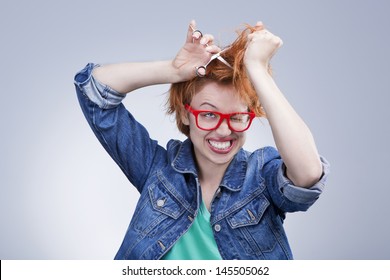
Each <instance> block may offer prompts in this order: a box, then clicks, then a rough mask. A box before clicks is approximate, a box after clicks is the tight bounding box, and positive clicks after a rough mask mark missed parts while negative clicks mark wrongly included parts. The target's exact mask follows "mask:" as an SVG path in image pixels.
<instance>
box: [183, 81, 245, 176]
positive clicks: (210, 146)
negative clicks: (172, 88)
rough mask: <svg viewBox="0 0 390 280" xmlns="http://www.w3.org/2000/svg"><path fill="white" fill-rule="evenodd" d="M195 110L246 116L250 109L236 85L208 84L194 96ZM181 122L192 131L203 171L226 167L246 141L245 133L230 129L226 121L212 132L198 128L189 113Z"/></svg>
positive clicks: (212, 82) (195, 148) (196, 152)
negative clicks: (238, 92) (243, 114)
mask: <svg viewBox="0 0 390 280" xmlns="http://www.w3.org/2000/svg"><path fill="white" fill-rule="evenodd" d="M189 105H190V106H191V107H192V108H193V109H194V110H211V111H218V112H221V113H225V114H228V113H233V112H247V111H248V106H247V104H245V103H244V102H243V101H242V100H240V98H239V97H238V94H237V92H236V90H235V88H234V87H233V85H225V84H220V83H217V82H215V81H210V82H207V83H206V84H205V85H204V86H203V87H202V89H201V90H200V91H199V92H197V93H196V94H195V96H194V97H193V99H192V101H191V104H189ZM182 121H183V123H184V124H185V125H188V126H189V128H190V135H189V138H190V139H191V141H192V143H193V145H194V152H195V157H196V161H197V163H198V165H199V166H200V167H201V169H202V167H203V168H213V167H217V166H218V167H221V166H224V167H227V166H228V164H229V163H230V161H231V160H232V159H233V157H234V155H235V154H236V153H237V152H238V151H239V150H240V149H241V147H242V146H243V145H244V143H245V140H246V134H245V132H235V131H232V130H230V129H229V126H228V124H227V120H223V122H222V123H221V125H220V126H219V127H218V128H216V129H214V130H211V131H205V130H202V129H200V128H198V127H197V125H196V119H195V116H194V115H193V114H191V113H189V112H186V113H185V114H183V116H182Z"/></svg>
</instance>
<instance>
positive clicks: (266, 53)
mask: <svg viewBox="0 0 390 280" xmlns="http://www.w3.org/2000/svg"><path fill="white" fill-rule="evenodd" d="M255 28H256V31H255V32H253V33H251V34H249V35H248V43H247V47H246V51H245V56H244V64H245V66H246V68H247V69H248V68H250V67H251V66H257V67H258V66H259V65H260V66H261V67H264V69H268V65H269V62H270V60H271V58H272V57H273V55H274V54H275V53H276V51H277V50H278V49H279V48H280V47H281V46H282V45H283V41H282V40H281V39H280V38H279V37H278V36H276V35H274V34H272V33H271V32H270V31H268V30H267V29H265V28H264V25H263V23H261V22H258V23H257V24H256V26H255Z"/></svg>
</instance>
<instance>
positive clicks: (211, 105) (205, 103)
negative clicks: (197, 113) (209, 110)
mask: <svg viewBox="0 0 390 280" xmlns="http://www.w3.org/2000/svg"><path fill="white" fill-rule="evenodd" d="M203 105H207V106H210V107H213V108H214V109H215V110H218V108H217V107H216V106H215V105H213V104H211V103H209V102H203V103H202V104H200V106H199V107H202V106H203Z"/></svg>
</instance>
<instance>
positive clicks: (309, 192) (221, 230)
mask: <svg viewBox="0 0 390 280" xmlns="http://www.w3.org/2000/svg"><path fill="white" fill-rule="evenodd" d="M96 66H97V65H94V64H88V65H87V66H86V67H85V68H84V69H83V70H81V71H80V72H78V73H77V74H76V76H75V85H76V92H77V95H78V98H79V102H80V105H81V108H82V110H83V112H84V115H85V117H86V119H87V121H88V123H89V125H90V126H91V128H92V130H93V132H94V133H95V135H96V137H97V138H98V139H99V141H100V142H101V144H102V145H103V147H104V148H105V149H106V150H107V152H108V153H109V154H110V156H111V157H112V158H113V159H114V160H115V162H116V163H117V164H118V165H119V167H120V168H121V169H122V171H123V172H124V174H125V175H126V176H127V178H128V179H129V180H130V182H131V183H132V184H133V185H134V186H135V187H136V188H137V190H138V191H139V192H140V199H139V201H138V203H137V206H136V209H135V212H134V215H133V217H132V220H131V222H130V225H129V227H128V230H127V232H126V235H125V237H124V240H123V243H122V245H121V246H120V248H119V251H118V253H117V254H116V256H115V259H160V258H161V257H162V256H163V255H164V254H165V253H166V252H167V251H168V250H169V249H170V248H171V247H172V246H173V245H174V244H175V242H176V241H177V240H178V239H179V238H180V237H181V236H182V235H183V234H184V233H185V232H186V231H187V230H188V229H189V227H190V226H191V223H192V221H193V220H194V217H195V216H196V215H197V213H198V210H199V206H200V203H201V201H202V197H201V196H202V195H201V191H200V186H199V182H198V175H197V174H198V173H197V168H196V165H195V162H194V154H193V147H192V143H191V141H190V140H189V139H187V140H186V141H184V142H181V141H178V140H171V141H170V142H169V143H168V144H167V147H166V148H163V147H161V146H159V145H158V144H157V142H156V141H154V140H151V139H150V137H149V134H148V132H147V131H146V129H145V128H144V127H143V126H142V125H141V124H140V123H138V122H137V121H136V120H135V119H134V117H133V116H132V115H131V114H130V113H129V112H128V111H127V110H126V109H125V107H124V106H123V104H122V103H121V100H122V99H123V98H124V95H121V94H119V93H117V92H115V91H114V90H113V89H111V88H110V87H108V86H106V85H103V84H101V83H99V82H98V81H96V80H95V79H94V78H93V76H92V70H93V68H94V67H96ZM321 160H322V163H323V171H324V174H323V176H322V178H321V180H320V181H319V182H318V183H317V184H315V185H314V186H312V187H311V188H309V189H305V188H300V187H297V186H294V185H293V184H292V182H291V181H290V180H289V179H288V178H287V177H286V176H285V175H284V173H285V172H284V171H285V167H284V164H283V162H282V159H281V157H280V155H279V153H278V152H277V151H276V149H274V148H272V147H265V148H262V149H258V150H256V151H255V152H252V153H251V152H247V151H245V150H243V149H241V150H240V151H239V152H238V153H237V155H236V156H235V157H234V159H233V160H232V162H231V163H230V165H229V167H228V169H227V171H226V173H225V175H224V178H223V180H222V182H221V185H220V187H219V189H218V191H217V193H216V195H215V197H214V198H213V201H212V204H211V218H210V223H211V226H212V228H213V230H214V237H215V240H216V243H217V246H218V249H219V252H220V254H221V256H222V258H223V259H292V258H293V255H292V252H291V249H290V246H289V243H288V240H287V236H286V234H285V231H284V228H283V220H284V217H285V213H286V212H294V211H305V210H307V209H308V208H309V207H310V206H311V205H312V204H313V203H314V202H315V201H316V200H317V199H318V197H319V195H320V194H321V192H322V190H323V188H324V184H325V181H326V177H327V174H328V171H329V164H328V163H327V161H326V160H325V159H323V158H321Z"/></svg>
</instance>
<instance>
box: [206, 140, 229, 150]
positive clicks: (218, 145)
mask: <svg viewBox="0 0 390 280" xmlns="http://www.w3.org/2000/svg"><path fill="white" fill-rule="evenodd" d="M209 143H210V145H211V146H213V147H214V148H217V149H219V150H224V149H227V148H229V147H230V141H225V142H217V141H212V140H209Z"/></svg>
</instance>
